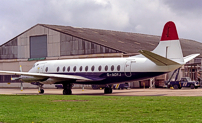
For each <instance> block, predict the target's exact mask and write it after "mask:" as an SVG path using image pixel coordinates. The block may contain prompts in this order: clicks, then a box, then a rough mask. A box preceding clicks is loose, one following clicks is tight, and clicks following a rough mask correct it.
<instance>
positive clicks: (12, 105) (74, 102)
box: [0, 95, 202, 123]
mask: <svg viewBox="0 0 202 123" xmlns="http://www.w3.org/2000/svg"><path fill="white" fill-rule="evenodd" d="M201 107H202V97H164V96H83V95H82V96H76V95H71V96H65V95H0V122H5V123H32V122H33V123H40V122H43V123H44V122H47V123H51V122H58V123H60V122H61V123H64V122H72V123H78V122H79V123H80V122H87V123H89V122H95V123H98V122H107V123H117V122H122V123H124V122H143V123H144V122H149V123H152V122H170V123H180V122H181V123H185V122H187V123H188V122H189V123H190V122H202V108H201Z"/></svg>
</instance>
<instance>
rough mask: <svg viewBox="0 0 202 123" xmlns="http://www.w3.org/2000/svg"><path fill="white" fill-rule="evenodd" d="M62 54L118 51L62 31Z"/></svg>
mask: <svg viewBox="0 0 202 123" xmlns="http://www.w3.org/2000/svg"><path fill="white" fill-rule="evenodd" d="M60 39H61V41H60V55H61V56H69V55H87V54H100V53H117V52H118V51H116V50H113V49H110V48H107V47H104V46H101V45H98V44H95V43H93V42H90V41H87V40H84V39H80V38H76V37H73V36H70V35H67V34H63V33H60Z"/></svg>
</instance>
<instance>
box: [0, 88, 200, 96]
mask: <svg viewBox="0 0 202 123" xmlns="http://www.w3.org/2000/svg"><path fill="white" fill-rule="evenodd" d="M44 90H45V93H44V95H62V91H63V89H44ZM0 94H8V95H10V94H11V95H37V94H38V89H24V90H23V91H21V90H20V88H0ZM72 94H73V95H107V96H202V88H198V89H190V88H182V89H178V90H172V89H168V88H153V89H129V90H113V93H112V94H104V90H93V89H84V90H82V89H72Z"/></svg>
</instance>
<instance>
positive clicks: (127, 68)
mask: <svg viewBox="0 0 202 123" xmlns="http://www.w3.org/2000/svg"><path fill="white" fill-rule="evenodd" d="M124 71H125V76H127V77H131V76H132V74H131V61H128V60H127V61H126V63H125V68H124Z"/></svg>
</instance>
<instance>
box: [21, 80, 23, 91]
mask: <svg viewBox="0 0 202 123" xmlns="http://www.w3.org/2000/svg"><path fill="white" fill-rule="evenodd" d="M20 89H21V91H23V84H22V82H21V87H20Z"/></svg>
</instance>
